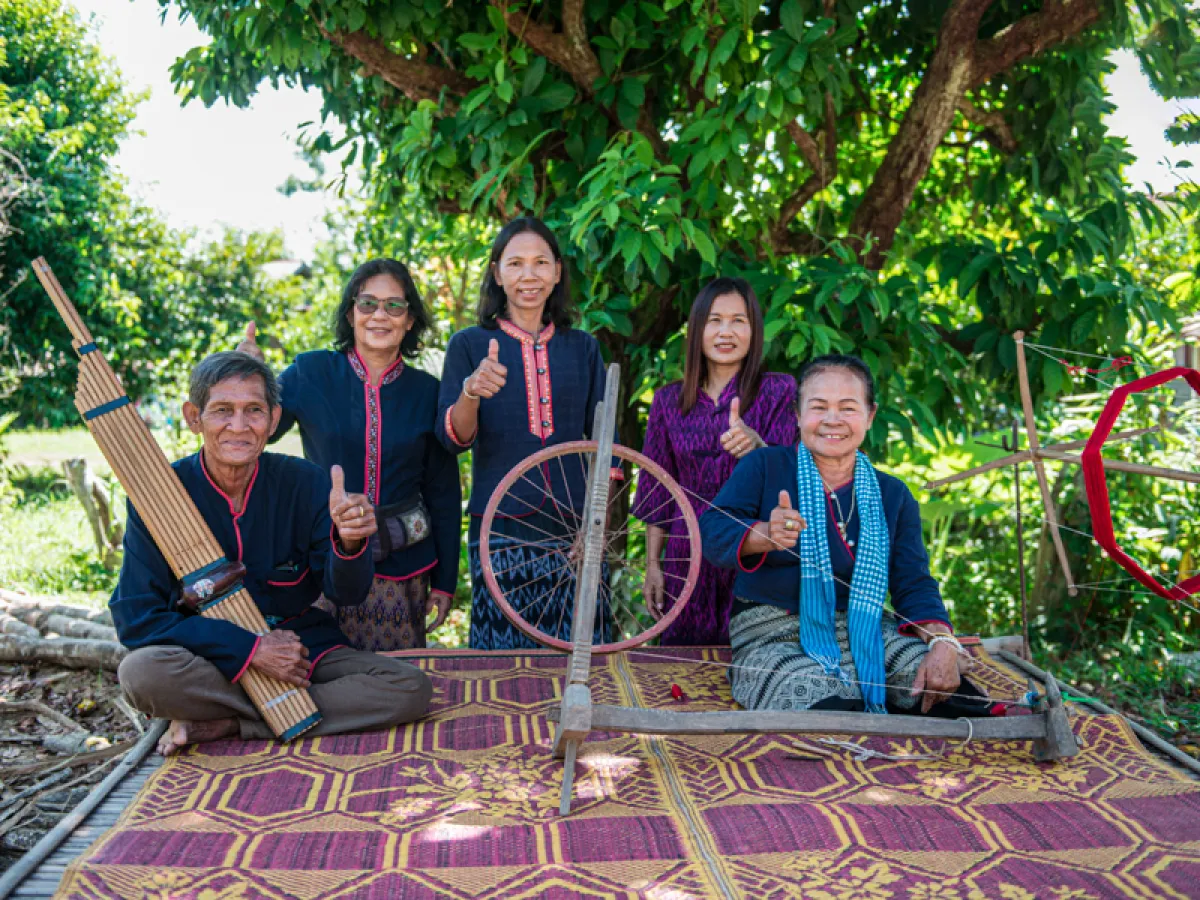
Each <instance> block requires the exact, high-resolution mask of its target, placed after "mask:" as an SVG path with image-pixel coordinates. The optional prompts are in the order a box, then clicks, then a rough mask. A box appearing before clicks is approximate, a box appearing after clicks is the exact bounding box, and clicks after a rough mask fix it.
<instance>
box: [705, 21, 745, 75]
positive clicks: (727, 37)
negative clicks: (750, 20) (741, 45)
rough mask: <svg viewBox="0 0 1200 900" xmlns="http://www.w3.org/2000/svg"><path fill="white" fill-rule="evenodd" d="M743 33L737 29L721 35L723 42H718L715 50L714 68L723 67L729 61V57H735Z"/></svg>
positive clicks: (731, 29)
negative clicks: (734, 52) (734, 53)
mask: <svg viewBox="0 0 1200 900" xmlns="http://www.w3.org/2000/svg"><path fill="white" fill-rule="evenodd" d="M740 36H741V33H740V32H739V31H738V29H736V28H730V29H727V30H726V32H725V33H724V34H723V35H721V40H719V41H717V47H716V49H715V50H713V55H712V63H711V65H712V68H717V67H718V66H723V65H725V63H727V62H728V61H729V57H731V56H733V51H734V50H736V49H737V43H738V38H739V37H740Z"/></svg>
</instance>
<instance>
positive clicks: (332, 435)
mask: <svg viewBox="0 0 1200 900" xmlns="http://www.w3.org/2000/svg"><path fill="white" fill-rule="evenodd" d="M279 381H280V385H281V388H282V391H283V416H282V417H281V418H280V420H279V427H278V428H277V429H275V434H274V435H272V437H271V440H272V441H276V440H278V439H279V438H281V437H283V435H284V434H285V433H286V432H287V431H288V429H290V428H291V427H292V425H293V424H294V423H299V425H300V439H301V441H302V443H303V444H304V455H305V456H306V457H308V458H309V459H310V460H312V461H313V462H315V463H316V464H317V465H319V466H320V467H321V468H322V469H324V470H325V471H326V472H328V471H329V469H330V467H331V466H334V465H339V466H341V467H342V469H343V470H344V471H345V473H346V490H347V491H349V492H351V493H361V494H366V495H367V497H368V498H369V499H370V500H371V502H372V503H374V504H375V506H376V507H379V506H390V505H392V504H395V503H399V504H409V503H411V502H414V501H415V500H416V499H417V498H421V499H424V501H425V505H426V506H427V507H428V509H429V516H430V525H431V526H432V534H431V536H430V537H428V538H426V539H425V540H422V541H418V542H416V543H415V544H411V545H409V546H408V547H405V548H403V549H401V550H394V551H392V553H391V554H389V555H388V556H387V557H386V558H384V559H382V560H380V561H379V562H378V563H376V565H375V574H376V575H377V576H378V577H380V578H384V579H387V580H389V581H407V580H408V579H409V578H413V577H415V576H417V575H420V574H422V573H424V572H428V573H429V583H430V586H431V587H432V589H433V590H435V591H440V592H442V593H445V594H450V595H451V596H453V594H454V589H455V588H456V587H457V586H458V548H459V542H460V540H461V539H462V487H461V486H460V484H459V480H458V464H457V463H456V462H455V460H454V457H453V456H452V455H451V454H449V453H447V452H446V450H445V449H444V448H443V447H442V445H441V443H439V441H438V440H437V437H436V435H435V434H434V423H435V420H436V419H437V412H438V380H437V379H436V378H434V377H433V376H432V375H430V374H429V373H428V372H422V371H421V370H420V369H417V368H414V367H413V366H408V365H405V364H404V362H403V361H402V360H397V361H396V363H395V365H393V366H392V367H391V368H389V369H388V370H387V371H386V372H384V373H383V375H382V376H381V377H380V379H379V384H378V385H372V384H371V381H370V377H369V375H368V373H367V368H366V366H365V365H364V364H363V362H362V360H361V359H360V358H359V356H358V353H357V352H356V351H353V350H352V351H350V352H349V353H335V352H333V351H332V350H317V351H314V352H312V353H302V354H300V355H299V356H297V357H296V359H295V361H294V362H293V363H292V364H291V365H290V366H288V367H287V369H286V370H285V371H284V373H283V375H282V376H280V379H279Z"/></svg>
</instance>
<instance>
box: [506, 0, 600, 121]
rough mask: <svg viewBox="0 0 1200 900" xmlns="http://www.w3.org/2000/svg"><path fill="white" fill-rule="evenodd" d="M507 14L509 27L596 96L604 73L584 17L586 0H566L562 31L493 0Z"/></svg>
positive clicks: (584, 90)
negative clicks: (593, 47) (557, 30)
mask: <svg viewBox="0 0 1200 900" xmlns="http://www.w3.org/2000/svg"><path fill="white" fill-rule="evenodd" d="M492 2H493V3H494V4H495V6H496V8H497V9H498V10H500V12H501V13H502V14H503V16H504V22H505V24H507V25H508V30H509V31H511V32H512V33H513V35H514V36H515V37H517V38H518V39H520V40H522V41H524V42H525V43H526V44H528V45H529V46H530V47H531V48H532V49H533V50H534V52H535V53H539V54H541V55H542V56H544V57H546V59H548V60H550V62H552V63H554V64H555V65H556V66H558V67H559V68H560V69H562V70H563V71H564V72H566V73H567V74H568V75H570V76H571V80H572V81H574V82H575V86H576V87H578V88H579V89H580V90H581V91H583V94H584V96H585V97H587V98H588V99H589V100H590V99H591V98H592V97H594V96H595V94H596V91H595V84H596V82H597V81H598V80H599V79H600V77H601V76H602V75H603V74H604V72H603V70H602V69H601V68H600V60H598V59H597V58H596V54H595V53H593V52H592V45H591V42H590V41H588V36H587V28H586V26H585V24H584V20H583V2H582V0H563V31H562V33H561V34H560V33H558V32H556V31H553V30H551V29H549V28H547V27H546V26H545V25H541V24H539V23H538V22H535V21H534V20H533V18H532V17H531V16H529V15H528V14H526V13H523V12H513V11H512V10H510V9H509V8H508V4H507V3H506V2H504V0H492Z"/></svg>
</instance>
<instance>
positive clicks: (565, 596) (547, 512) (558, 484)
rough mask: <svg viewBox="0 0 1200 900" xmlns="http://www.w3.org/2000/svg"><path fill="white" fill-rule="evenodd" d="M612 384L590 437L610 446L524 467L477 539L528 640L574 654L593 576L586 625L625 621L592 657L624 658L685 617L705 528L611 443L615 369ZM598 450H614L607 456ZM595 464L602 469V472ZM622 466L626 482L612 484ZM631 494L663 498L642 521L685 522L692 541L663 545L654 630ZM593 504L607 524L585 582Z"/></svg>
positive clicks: (568, 448)
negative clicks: (579, 605) (621, 654)
mask: <svg viewBox="0 0 1200 900" xmlns="http://www.w3.org/2000/svg"><path fill="white" fill-rule="evenodd" d="M608 380H609V387H610V388H611V392H612V394H613V397H612V399H611V404H612V405H611V406H610V401H609V398H607V397H606V400H605V402H604V403H603V404H601V405H600V406H598V407H597V412H596V416H597V423H596V428H595V429H594V431H593V433H594V434H596V435H598V436H599V435H600V433H601V431H603V430H605V429H607V439H606V440H607V443H605V438H604V437H603V436H601V440H596V441H572V442H570V443H566V444H558V445H557V446H553V447H547V448H546V449H544V450H540V451H538V452H537V453H535V454H533V455H532V456H530V457H528V458H526V459H525V460H524V461H522V462H521V463H520V464H519V465H517V466H516V467H515V468H514V469H513V470H512V471H511V472H509V473H508V474H507V475H506V476H505V477H504V478H503V479H502V480H501V482H500V483H499V484H498V485H497V486H496V489H495V490H494V491H493V492H492V496H491V499H490V500H489V501H488V505H487V508H486V509H485V510H484V514H483V521H482V523H481V526H480V531H479V558H480V563H481V568H482V570H483V578H484V582H485V583H486V584H487V586H488V591H489V592H490V593H491V595H492V597H493V599H495V601H496V604H497V605H498V606H499V607H500V609H501V611H502V612H503V613H504V615H505V616H506V617H507V618H508V619H509V621H511V622H512V623H513V624H514V625H516V626H517V628H519V629H520V630H521V631H522V632H524V633H525V634H527V635H529V636H530V637H531V638H533V639H534V640H535V641H537V642H538V643H540V644H543V645H545V646H547V647H553V648H554V649H557V650H571V649H572V647H573V644H572V640H571V628H572V627H573V623H574V609H573V607H574V605H575V603H576V597H577V594H578V588H579V586H580V585H582V584H584V582H585V580H586V579H587V578H588V576H589V574H590V575H591V577H592V578H593V579H594V581H595V584H596V588H595V591H596V598H595V600H594V602H593V608H594V610H595V613H594V614H593V616H590V617H589V618H588V623H589V626H590V625H591V624H593V623H594V621H595V619H596V618H597V617H605V618H608V617H609V615H610V614H611V612H612V611H613V610H614V609H616V610H617V611H618V612H620V613H622V614H621V615H619V616H618V617H617V621H616V622H614V623H613V624H614V627H613V629H612V630H613V631H615V632H616V633H615V634H613V635H611V637H610V639H608V640H602V641H593V642H592V643H591V645H590V647H591V650H590V652H592V653H613V652H615V651H617V650H628V649H632V648H633V647H637V646H640V645H641V644H644V643H646V642H647V641H649V640H651V639H653V638H656V637H658V636H659V635H660V634H662V633H663V631H665V630H666V629H667V627H668V626H670V624H671V623H672V622H673V621H675V619H676V618H677V617H678V616H679V614H680V613H681V612H682V611H683V607H684V604H686V603H687V600H688V598H689V597H690V596H691V593H692V590H693V588H694V587H695V586H696V581H697V579H698V577H699V574H700V560H701V551H700V527H699V524H698V523H697V519H696V513H695V511H694V510H693V509H692V504H691V503H690V502H689V500H688V498H687V495H686V494H685V493H684V491H683V488H681V487H680V486H679V485H678V484H677V483H676V482H675V480H674V479H673V478H671V476H670V475H668V474H667V473H666V472H665V471H664V470H663V469H662V468H661V467H660V466H659V465H658V464H657V463H655V462H653V461H652V460H650V459H648V458H647V457H645V456H643V455H642V454H640V453H637V452H635V451H633V450H630V449H629V448H628V447H622V446H620V445H619V444H613V442H612V439H613V430H614V429H613V420H614V419H615V415H613V414H608V415H606V414H605V410H606V409H613V410H614V413H615V402H616V400H615V392H616V386H617V383H618V380H619V369H618V367H617V366H616V365H613V366H610V367H609V375H608ZM601 419H603V421H601ZM602 444H604V445H605V446H606V447H607V448H608V449H606V450H601V445H602ZM597 459H602V460H604V463H603V464H602V465H600V466H597V465H596V460H597ZM610 460H611V462H610ZM618 467H619V469H620V472H621V478H620V479H619V480H614V479H613V477H612V474H613V472H615V471H616V470H617V469H618ZM593 476H596V477H593ZM601 482H602V483H601ZM651 489H653V490H651ZM635 491H641V492H642V495H643V496H646V495H650V496H655V497H661V498H663V499H661V500H659V501H656V502H655V503H654V504H653V505H652V506H651V507H650V508H648V509H645V510H641V509H639V510H636V512H638V513H639V514H643V515H645V514H647V513H648V514H650V515H649V516H648V517H653V518H654V520H655V521H656V522H657V523H658V524H659V526H660V527H663V528H664V529H666V528H667V527H668V526H671V525H674V524H678V523H682V526H683V530H684V532H685V534H686V536H685V537H683V538H678V537H673V538H668V539H667V540H666V542H665V547H666V553H665V555H664V557H663V558H662V564H663V587H662V591H663V600H664V602H663V605H664V607H666V608H667V611H666V613H665V614H664V615H663V616H662V617H661V618H659V619H658V620H657V621H653V619H652V617H651V616H650V615H649V614H648V612H644V611H645V610H647V608H648V605H647V598H646V596H645V581H646V573H647V559H648V556H649V528H648V526H647V525H646V523H645V522H643V521H642V520H641V519H640V518H638V516H636V515H634V514H633V508H632V505H631V502H632V499H633V496H634V492H635ZM593 500H594V501H595V502H597V503H599V504H600V506H599V510H600V512H599V513H598V514H599V515H600V517H601V518H600V522H599V524H598V525H597V526H596V527H595V530H596V534H595V538H596V541H597V544H598V547H597V556H596V558H595V559H594V560H592V564H593V565H594V566H595V568H596V571H595V572H593V573H588V572H587V571H584V570H585V569H586V565H585V563H586V562H587V557H586V554H585V548H586V547H587V546H588V545H589V541H590V540H591V538H592V533H591V531H590V530H589V526H590V525H591V522H592V520H591V519H590V518H588V516H587V515H586V511H587V510H589V509H590V506H589V504H590V503H591V502H592V501H593ZM626 500H628V501H630V502H629V503H625V502H623V501H626ZM626 508H629V509H630V510H631V511H630V512H625V511H624V510H625V509H626ZM606 510H607V512H605V511H606ZM597 630H598V629H592V630H591V631H590V632H589V634H591V635H595V633H596V631H597Z"/></svg>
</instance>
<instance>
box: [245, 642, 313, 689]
mask: <svg viewBox="0 0 1200 900" xmlns="http://www.w3.org/2000/svg"><path fill="white" fill-rule="evenodd" d="M250 666H251V667H252V668H255V669H258V671H260V672H262V673H263V674H264V675H269V676H271V677H272V678H275V679H277V680H278V681H282V682H284V683H285V684H294V685H295V686H296V687H302V688H306V687H308V648H307V647H305V646H304V645H303V644H302V643H300V638H299V637H298V636H297V635H296V632H294V631H268V632H267V633H266V634H264V635H263V637H262V640H261V641H259V642H258V649H257V650H255V651H254V658H253V659H251V660H250Z"/></svg>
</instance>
